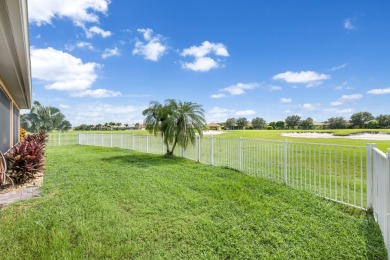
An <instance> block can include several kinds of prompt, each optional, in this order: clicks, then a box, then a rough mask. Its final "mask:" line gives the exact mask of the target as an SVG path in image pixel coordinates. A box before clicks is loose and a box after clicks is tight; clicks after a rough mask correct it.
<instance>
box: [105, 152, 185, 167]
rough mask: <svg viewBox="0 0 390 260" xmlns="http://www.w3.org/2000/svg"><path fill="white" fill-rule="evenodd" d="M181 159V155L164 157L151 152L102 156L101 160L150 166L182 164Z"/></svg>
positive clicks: (119, 163)
mask: <svg viewBox="0 0 390 260" xmlns="http://www.w3.org/2000/svg"><path fill="white" fill-rule="evenodd" d="M183 160H186V159H183V158H181V157H169V158H167V157H165V156H163V155H152V154H141V153H137V154H129V155H122V156H112V157H107V158H102V159H101V161H103V162H106V163H113V164H117V165H127V164H131V165H133V166H137V167H152V166H158V165H167V164H170V165H178V164H182V162H183Z"/></svg>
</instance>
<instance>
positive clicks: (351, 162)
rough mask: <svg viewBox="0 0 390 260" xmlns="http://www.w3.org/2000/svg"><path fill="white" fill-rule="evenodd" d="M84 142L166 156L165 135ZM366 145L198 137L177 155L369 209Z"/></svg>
mask: <svg viewBox="0 0 390 260" xmlns="http://www.w3.org/2000/svg"><path fill="white" fill-rule="evenodd" d="M78 143H79V144H80V145H92V146H104V147H118V148H123V149H131V150H135V151H139V152H144V153H151V154H164V153H165V152H166V148H165V147H164V144H163V142H162V139H161V137H159V136H157V137H156V136H153V135H134V134H100V133H99V134H79V137H78ZM366 149H368V148H367V147H364V146H345V145H344V146H343V145H328V144H315V143H293V142H286V141H262V140H253V139H227V138H213V137H203V138H199V137H198V138H197V141H196V144H195V145H194V146H191V145H189V146H188V147H187V149H186V150H184V149H182V147H180V146H178V147H177V148H176V149H175V155H176V156H181V157H184V158H188V159H191V160H194V161H198V162H201V163H205V164H210V165H215V166H222V167H226V168H231V169H235V170H239V171H241V172H243V173H246V174H248V175H252V176H256V177H265V178H268V179H272V180H275V181H279V182H282V183H285V184H286V185H289V186H292V187H295V188H298V189H303V190H307V191H309V192H312V193H314V194H316V195H319V196H322V197H325V198H327V199H331V200H334V201H337V202H340V203H344V204H347V205H350V206H353V207H357V208H360V209H366V208H367V199H366V198H367V195H366V183H367V175H366V172H367V166H366Z"/></svg>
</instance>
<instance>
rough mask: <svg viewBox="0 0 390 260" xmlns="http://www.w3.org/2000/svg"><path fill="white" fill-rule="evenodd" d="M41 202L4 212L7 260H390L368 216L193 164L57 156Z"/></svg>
mask: <svg viewBox="0 0 390 260" xmlns="http://www.w3.org/2000/svg"><path fill="white" fill-rule="evenodd" d="M46 162H47V170H46V175H45V182H44V186H43V194H44V196H43V197H42V198H38V199H33V200H29V201H24V202H19V203H16V204H13V205H10V206H7V207H5V208H3V209H2V210H1V211H0V223H1V229H0V252H1V258H2V259H74V258H77V259H85V258H91V259H102V258H114V259H133V258H139V259H155V258H160V259H183V258H184V259H228V258H230V259H232V258H233V259H237V258H241V259H242V258H245V259H387V254H386V249H385V247H384V244H383V239H382V236H381V234H380V230H379V227H378V225H377V224H376V223H375V221H374V220H373V218H372V217H371V216H369V215H367V214H366V213H365V212H363V211H359V210H356V209H352V208H349V207H346V206H342V205H338V204H335V203H333V202H329V201H327V200H324V199H321V198H319V197H315V196H313V195H311V194H309V193H306V192H305V191H298V190H295V189H292V188H289V187H286V186H283V185H280V184H278V183H275V182H272V181H268V180H265V179H262V178H254V177H251V176H246V175H243V174H241V173H239V172H236V171H233V170H229V169H223V168H218V167H212V166H207V165H203V164H199V163H196V162H192V161H189V160H185V159H181V158H174V159H167V158H163V157H161V156H158V155H150V154H141V153H137V152H133V151H129V150H121V149H117V148H101V147H83V146H67V147H50V148H49V149H48V152H47V160H46Z"/></svg>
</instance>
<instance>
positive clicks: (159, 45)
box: [133, 28, 168, 61]
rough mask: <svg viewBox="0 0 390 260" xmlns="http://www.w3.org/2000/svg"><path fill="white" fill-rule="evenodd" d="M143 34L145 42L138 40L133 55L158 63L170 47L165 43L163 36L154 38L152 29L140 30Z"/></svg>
mask: <svg viewBox="0 0 390 260" xmlns="http://www.w3.org/2000/svg"><path fill="white" fill-rule="evenodd" d="M137 31H138V32H139V33H142V34H143V38H144V41H140V40H138V39H137V41H136V43H135V48H134V49H133V55H141V56H143V57H144V59H146V60H151V61H158V60H159V59H160V58H161V57H162V56H163V55H164V54H165V53H166V52H167V49H168V47H167V46H166V45H165V44H164V43H163V40H164V39H163V36H161V35H156V36H153V30H152V29H149V28H147V29H138V30H137Z"/></svg>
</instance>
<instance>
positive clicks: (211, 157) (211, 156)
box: [210, 136, 214, 165]
mask: <svg viewBox="0 0 390 260" xmlns="http://www.w3.org/2000/svg"><path fill="white" fill-rule="evenodd" d="M210 164H211V165H214V140H213V136H211V138H210Z"/></svg>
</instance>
